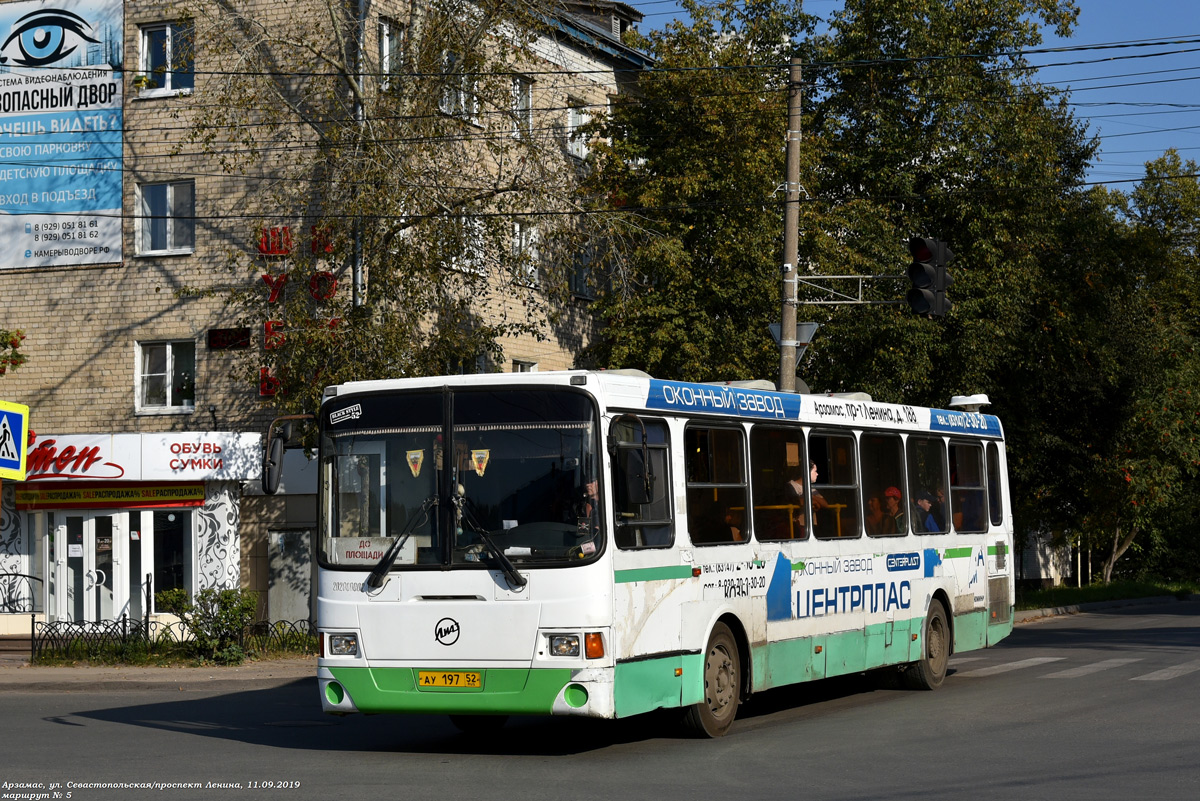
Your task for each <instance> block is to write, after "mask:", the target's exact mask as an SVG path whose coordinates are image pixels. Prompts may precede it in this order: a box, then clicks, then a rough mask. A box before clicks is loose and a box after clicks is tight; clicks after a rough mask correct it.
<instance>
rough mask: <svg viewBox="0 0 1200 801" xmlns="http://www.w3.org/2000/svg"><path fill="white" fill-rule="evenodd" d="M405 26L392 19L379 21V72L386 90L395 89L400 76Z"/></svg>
mask: <svg viewBox="0 0 1200 801" xmlns="http://www.w3.org/2000/svg"><path fill="white" fill-rule="evenodd" d="M403 45H404V26H403V25H401V24H400V23H398V22H395V21H393V20H390V19H381V20H380V21H379V72H380V81H381V85H382V86H383V88H384V89H393V88H396V87H397V86H398V84H395V83H393V79H396V78H398V77H399V75H400V71H401V65H402V64H403V63H404V59H403Z"/></svg>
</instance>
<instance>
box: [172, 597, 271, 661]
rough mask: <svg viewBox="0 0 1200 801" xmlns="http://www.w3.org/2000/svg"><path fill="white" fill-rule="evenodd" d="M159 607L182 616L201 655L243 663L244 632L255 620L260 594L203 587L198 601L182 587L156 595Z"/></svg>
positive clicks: (211, 659)
mask: <svg viewBox="0 0 1200 801" xmlns="http://www.w3.org/2000/svg"><path fill="white" fill-rule="evenodd" d="M154 599H155V603H156V604H157V606H158V609H159V610H160V611H163V612H170V613H171V614H173V615H176V616H178V617H179V619H180V620H182V621H183V624H184V625H185V626H187V629H188V631H189V632H190V633H191V635H192V641H191V648H192V649H194V651H195V652H196V655H197V656H198V657H200V658H201V659H205V660H208V661H212V662H216V663H217V664H219V665H240V664H241V663H242V662H243V661H244V660H245V658H246V651H245V649H244V648H243V647H242V646H243V640H242V637H243V634H244V632H245V631H246V628H247V627H248V626H249V625H250V624H251V623H253V622H254V614H255V610H256V609H257V607H258V598H257V595H256V594H255V593H253V592H249V591H246V590H240V589H238V590H214V589H207V590H201V591H200V592H199V594H198V595H197V596H196V599H195V601H192V600H191V599H189V598H188V595H187V593H186V592H185V591H183V590H180V589H175V590H163V591H162V592H160V593H158V594H156V595H155V596H154Z"/></svg>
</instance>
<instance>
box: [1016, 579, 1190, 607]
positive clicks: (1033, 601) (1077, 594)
mask: <svg viewBox="0 0 1200 801" xmlns="http://www.w3.org/2000/svg"><path fill="white" fill-rule="evenodd" d="M1196 593H1200V584H1197V583H1196V582H1190V581H1182V582H1176V581H1114V582H1113V583H1112V584H1089V585H1087V586H1085V587H1054V588H1052V589H1049V590H1020V589H1018V590H1017V609H1045V608H1048V607H1053V606H1074V605H1076V604H1086V603H1093V602H1095V601H1123V600H1128V599H1131V598H1153V597H1156V596H1159V595H1173V596H1175V597H1176V598H1186V597H1188V596H1190V595H1193V594H1196Z"/></svg>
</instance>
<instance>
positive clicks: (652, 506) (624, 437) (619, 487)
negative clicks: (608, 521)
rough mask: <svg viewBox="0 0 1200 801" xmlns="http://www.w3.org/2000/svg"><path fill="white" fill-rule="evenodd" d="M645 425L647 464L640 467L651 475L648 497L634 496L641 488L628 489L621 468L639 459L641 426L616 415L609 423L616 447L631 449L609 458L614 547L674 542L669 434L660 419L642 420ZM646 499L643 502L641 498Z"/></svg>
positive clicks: (623, 449) (637, 546) (646, 546)
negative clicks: (627, 456) (624, 454)
mask: <svg viewBox="0 0 1200 801" xmlns="http://www.w3.org/2000/svg"><path fill="white" fill-rule="evenodd" d="M641 422H642V423H643V424H644V425H645V427H646V457H647V459H648V460H649V463H648V464H644V465H642V468H643V469H644V470H646V471H647V472H649V473H650V475H651V476H653V481H652V483H651V486H650V497H649V499H648V500H647V499H645V498H641V497H636V496H637V495H639V494H643V492H642V491H636V492H632V493H631V489H634V490H637V489H638V488H631V487H630V486H629V482H628V480H627V479H628V478H629V477H628V476H626V475H624V474H623V473H622V471H621V465H622V464H629V463H640V462H641V452H642V429H641V426H640V425H638V424H637V422H636V421H634V420H630V419H620V420H618V421H616V422H614V423H613V431H612V432H611V435H615V436H614V438H615V439H616V440H617V450H618V453H619V454H620V453H621V452H624V451H634V452H636V454H637V455H636V456H632V457H631V458H630V459H625V458H622V457H621V456H619V455H618V457H617V458H614V459H613V495H614V499H615V503H616V512H617V519H616V527H615V531H616V533H615V535H614V537H615V540H616V543H617V547H618V548H623V549H628V548H665V547H669V546H671V545H672V544H674V541H675V537H674V533H673V532H674V525H673V524H672V521H671V507H672V506H673V504H672V503H671V475H670V473H669V472H668V465H669V464H670V462H671V459H670V438H669V437H668V434H667V426H666V423H664V422H663V421H661V420H642V421H641ZM642 501H646V502H644V503H643V502H642Z"/></svg>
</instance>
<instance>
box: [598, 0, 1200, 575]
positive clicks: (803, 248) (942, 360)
mask: <svg viewBox="0 0 1200 801" xmlns="http://www.w3.org/2000/svg"><path fill="white" fill-rule="evenodd" d="M686 8H687V9H688V11H689V13H690V14H691V16H692V21H691V22H690V23H683V22H676V23H673V24H672V25H669V26H668V27H667V28H666V29H665V30H664V31H662V32H660V33H656V34H652V35H650V36H649V37H648V38H647V39H646V40H644V44H645V45H646V46H647V47H648V48H649V49H650V50H651V51H652V52H653V53H654V55H655V56H656V57H657V58H658V59H659V65H660V66H661V67H663V68H664V69H663V70H662V71H658V72H650V73H647V74H646V75H644V76H642V79H641V80H640V82H639V94H638V96H637V99H636V100H634V99H626V100H625V101H624V102H622V103H619V104H618V105H617V106H616V107H615V109H614V114H613V118H612V121H611V124H610V125H609V127H608V128H607V130H606V134H607V135H608V136H610V137H611V145H609V146H608V147H607V148H605V149H604V150H603V154H602V158H601V159H600V161H599V164H598V169H597V171H596V172H595V174H594V175H593V176H592V180H591V182H590V183H589V185H588V187H587V189H588V191H589V192H590V193H591V196H592V197H599V198H604V199H605V203H606V206H605V207H606V208H608V209H609V210H610V211H611V212H612V214H611V215H610V216H608V217H606V218H605V219H606V220H610V221H611V223H610V230H609V232H608V235H609V237H610V238H611V241H613V242H614V243H615V244H616V247H615V249H614V252H613V253H612V254H610V259H609V261H610V263H609V267H610V272H611V275H612V286H611V289H610V290H609V291H607V292H606V293H604V295H603V297H602V299H601V301H600V303H599V304H598V306H597V308H598V310H599V311H600V312H601V314H602V315H603V317H604V319H605V321H606V323H607V324H608V325H607V327H606V329H605V330H604V332H603V338H602V341H600V342H599V343H598V344H597V345H596V346H595V347H594V348H593V349H592V350H591V351H590V352H589V354H588V359H589V360H590V362H591V363H595V364H597V365H600V366H607V367H640V368H642V369H645V370H647V371H648V372H650V373H652V374H655V375H658V376H662V377H667V378H685V379H699V380H711V379H722V378H762V377H769V376H774V375H775V374H776V371H777V369H778V355H777V353H776V350H775V348H774V347H773V345H772V342H771V340H770V339H769V337H768V336H767V333H766V332H767V324H768V323H769V322H773V321H776V320H778V319H779V300H778V299H779V297H780V281H779V276H780V265H781V264H782V238H781V236H780V234H781V232H782V219H783V214H782V206H781V203H780V200H779V197H777V196H776V195H775V194H774V191H775V189H776V187H778V186H779V185H780V182H781V180H782V177H783V174H784V169H783V157H784V153H783V148H782V147H781V143H782V141H783V137H784V123H785V109H786V95H787V92H786V89H787V85H786V80H785V78H786V70H787V61H788V58H789V57H790V56H792V55H794V54H795V55H799V56H800V57H801V59H802V61H803V65H804V66H803V75H804V116H803V122H802V126H801V127H802V145H801V184H802V185H803V187H804V190H805V192H804V198H805V200H804V201H803V203H802V207H801V240H800V265H801V266H802V267H803V266H804V265H809V266H810V267H811V268H812V271H813V275H812V276H811V277H812V278H819V277H820V276H822V275H870V276H893V278H892V279H891V280H876V281H873V282H871V283H870V284H868V287H869V288H868V289H867V291H866V293H867V294H866V297H867V299H868V300H874V301H883V302H886V301H892V305H873V306H841V307H830V306H819V305H801V307H800V312H801V315H800V319H801V320H811V321H813V322H818V323H820V324H821V326H822V327H821V330H820V332H819V334H818V338H817V341H816V342H815V343H814V344H813V345H812V346H811V348H810V350H809V353H808V355H807V357H806V361H805V362H804V363H803V364H802V369H803V377H804V378H805V379H806V380H807V383H809V385H810V386H812V387H813V388H814V389H815V390H818V391H825V390H830V391H848V390H861V391H866V392H868V393H870V394H871V395H872V396H873V397H875V398H876V399H877V400H882V401H891V402H908V403H919V404H923V405H930V406H942V405H944V404H945V403H946V402H947V400H948V399H949V397H950V396H951V395H954V394H970V393H976V392H985V393H988V394H989V395H990V397H991V399H992V402H993V406H992V407H991V408H990V409H989V411H991V412H993V413H995V414H997V415H998V416H999V417H1000V418H1001V420H1002V421H1003V422H1004V426H1005V433H1006V437H1007V439H1008V443H1009V449H1008V453H1009V461H1008V466H1009V471H1010V477H1011V483H1012V488H1013V493H1012V494H1013V503H1014V509H1015V513H1016V525H1017V527H1018V530H1019V531H1022V532H1025V531H1037V532H1044V531H1056V532H1063V533H1064V534H1069V535H1070V536H1071V539H1072V540H1073V541H1078V540H1080V539H1082V540H1083V544H1084V547H1087V548H1090V549H1093V550H1096V551H1098V552H1099V553H1101V554H1104V560H1103V561H1104V562H1105V564H1104V567H1103V570H1104V574H1105V576H1106V577H1110V578H1111V577H1114V576H1121V575H1128V576H1145V575H1148V574H1151V573H1153V574H1157V575H1161V576H1168V577H1176V578H1179V577H1185V578H1186V577H1193V576H1195V575H1196V573H1197V572H1200V559H1198V558H1197V557H1200V553H1198V552H1200V548H1197V547H1196V546H1195V544H1194V540H1195V537H1194V536H1192V534H1191V531H1192V529H1193V528H1194V521H1195V520H1196V519H1197V517H1200V500H1197V499H1198V498H1200V492H1197V490H1200V479H1198V477H1197V469H1198V468H1200V445H1198V443H1200V361H1198V358H1200V350H1198V349H1197V346H1198V344H1200V342H1198V338H1200V263H1198V259H1200V223H1198V222H1197V221H1198V220H1200V184H1198V183H1197V179H1196V174H1197V170H1196V165H1195V163H1194V162H1183V161H1182V160H1181V159H1180V158H1179V157H1178V155H1177V154H1175V153H1174V152H1168V153H1167V154H1166V155H1164V157H1163V158H1162V159H1159V160H1156V161H1155V162H1152V163H1150V164H1148V165H1147V170H1146V179H1145V180H1144V181H1143V182H1141V183H1140V184H1139V185H1138V186H1137V187H1136V188H1135V189H1134V190H1133V192H1131V193H1130V194H1129V195H1128V196H1126V195H1123V194H1122V193H1119V192H1110V191H1106V190H1104V189H1099V188H1095V189H1090V190H1089V189H1087V188H1085V186H1084V176H1085V173H1086V170H1087V166H1088V163H1089V161H1090V159H1091V158H1092V157H1093V155H1094V153H1095V149H1096V142H1095V141H1094V140H1092V139H1090V138H1089V137H1088V136H1087V134H1086V131H1085V126H1084V125H1082V124H1081V123H1080V122H1079V121H1078V120H1076V119H1075V118H1074V117H1073V116H1072V114H1071V111H1070V107H1069V105H1068V104H1067V100H1068V98H1067V97H1065V96H1063V95H1061V94H1060V93H1058V92H1057V90H1054V89H1052V88H1050V87H1046V86H1043V85H1041V84H1039V83H1037V81H1036V80H1035V78H1034V75H1035V73H1033V71H1032V70H1030V69H1029V68H1028V67H1029V65H1028V63H1027V62H1026V61H1025V59H1024V57H1023V56H1022V55H1021V52H1022V51H1023V50H1025V49H1028V48H1030V47H1034V46H1036V45H1038V44H1040V42H1041V29H1042V26H1045V27H1048V28H1051V29H1054V30H1055V31H1056V32H1057V33H1058V34H1060V35H1066V34H1068V33H1069V31H1070V28H1071V27H1072V25H1073V24H1074V20H1075V17H1076V15H1077V13H1078V12H1077V9H1076V7H1075V5H1074V3H1072V2H1069V0H1066V1H1061V0H971V1H970V2H958V3H945V2H943V1H942V0H884V2H878V1H877V0H870V2H868V0H848V1H847V2H846V3H845V4H844V7H843V8H842V9H841V10H840V11H836V12H834V13H833V14H832V15H831V16H830V18H829V20H828V26H827V29H826V31H825V32H824V33H822V34H820V35H812V34H811V33H810V28H809V22H808V21H807V20H806V19H805V18H804V17H803V15H802V14H801V12H800V7H799V4H797V3H793V2H789V0H761V1H760V2H754V3H750V4H739V3H734V2H727V1H721V2H716V3H712V4H700V3H692V4H688V5H686ZM781 43H786V44H784V45H782V46H781ZM911 236H933V237H937V238H939V239H942V240H944V241H946V242H948V243H949V244H950V246H951V248H952V249H953V250H954V251H955V253H956V254H957V256H958V258H957V259H956V261H955V262H954V264H953V266H952V267H951V274H952V275H953V276H954V278H955V282H954V284H953V286H952V288H951V291H950V296H951V299H952V301H953V304H954V305H953V308H952V309H951V311H950V313H949V314H948V315H947V316H946V317H945V318H944V319H942V320H932V319H923V318H917V317H914V316H913V315H912V313H911V312H910V311H909V310H908V309H907V308H906V306H905V305H904V304H903V303H902V302H901V303H896V301H899V300H900V299H901V298H902V297H903V292H904V289H905V288H906V286H907V282H906V281H905V280H904V278H903V274H902V271H903V268H904V266H905V263H906V261H907V252H906V250H905V247H904V243H905V241H906V240H907V239H908V238H909V237H911ZM801 277H802V278H804V277H806V276H804V274H803V272H802V274H801ZM827 298H828V293H827V292H819V291H817V290H814V289H802V291H801V301H802V302H804V301H815V300H819V299H827ZM1126 553H1128V554H1130V556H1131V557H1133V561H1132V562H1131V563H1130V564H1129V565H1127V566H1126V567H1122V568H1118V560H1119V559H1120V558H1121V557H1122V555H1124V554H1126Z"/></svg>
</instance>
